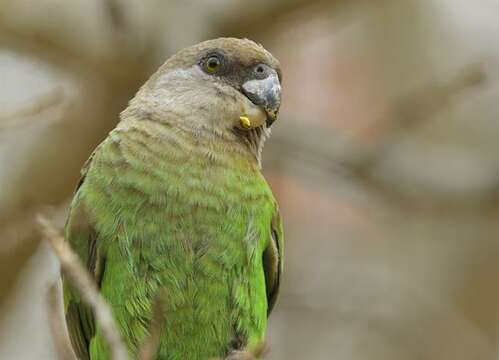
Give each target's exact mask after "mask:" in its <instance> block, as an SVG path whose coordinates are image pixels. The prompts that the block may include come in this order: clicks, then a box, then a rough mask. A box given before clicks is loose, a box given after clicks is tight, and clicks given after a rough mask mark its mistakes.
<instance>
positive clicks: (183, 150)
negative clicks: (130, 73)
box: [66, 122, 282, 359]
mask: <svg viewBox="0 0 499 360" xmlns="http://www.w3.org/2000/svg"><path fill="white" fill-rule="evenodd" d="M138 124H139V125H140V126H136V127H131V128H129V129H127V131H126V132H122V131H120V130H119V129H118V130H115V131H114V132H113V133H111V135H110V137H109V138H108V139H107V140H106V141H104V143H103V144H101V145H100V146H99V148H98V149H97V150H96V152H95V154H94V155H93V158H92V161H91V162H90V164H89V165H88V168H87V170H86V174H84V179H83V181H82V184H81V186H80V187H79V189H78V191H77V193H76V196H75V199H74V201H73V204H72V208H71V215H70V219H69V222H68V224H67V234H66V235H67V239H69V241H70V243H71V245H72V246H73V247H74V248H75V250H76V251H77V252H78V254H79V255H80V256H81V258H82V259H83V260H84V261H86V263H87V265H88V267H89V269H91V270H92V271H93V272H94V274H96V278H97V281H98V282H99V283H100V285H101V292H102V294H103V295H104V297H105V298H106V299H107V300H108V302H109V303H110V304H111V306H112V308H113V311H114V315H115V317H116V320H117V322H118V324H119V326H120V328H121V329H122V331H123V336H124V338H125V339H126V341H127V343H128V345H129V347H130V349H131V350H132V351H135V350H136V348H137V345H138V344H140V343H141V342H142V341H143V340H144V337H145V335H146V331H147V328H148V326H149V321H150V315H151V302H152V299H153V298H154V296H155V294H156V293H157V291H158V289H159V288H164V289H165V290H166V294H167V296H166V304H167V305H166V307H167V310H166V313H165V322H164V325H163V332H162V337H161V347H160V350H159V359H186V354H189V358H190V359H207V358H210V357H215V356H221V355H223V354H226V353H227V351H228V350H229V349H230V347H231V346H233V345H234V346H237V343H238V342H241V343H243V344H246V343H247V344H248V345H249V346H251V345H256V344H257V343H258V342H261V341H263V338H264V336H265V329H266V324H267V311H268V299H270V300H271V299H272V296H273V294H272V292H273V291H274V290H273V289H272V287H273V286H275V285H274V284H269V285H271V286H269V290H266V283H265V269H264V264H263V261H264V253H265V251H266V250H267V249H269V251H275V248H276V247H277V248H278V247H280V245H277V244H272V243H271V242H272V241H274V239H273V238H272V234H273V233H274V234H277V238H279V239H280V238H281V232H282V230H281V227H280V224H279V221H278V220H276V219H275V218H276V217H278V213H277V209H276V203H275V200H274V198H273V196H272V193H271V191H270V189H269V187H268V185H267V183H266V182H265V180H264V179H263V177H262V176H261V174H260V170H259V169H258V166H257V164H256V162H255V161H254V160H251V159H250V158H249V157H248V156H245V154H241V153H238V152H235V151H230V152H227V151H224V150H227V146H228V145H229V144H224V143H223V141H218V142H211V143H206V144H202V143H199V140H198V141H197V142H195V141H193V139H191V137H190V134H182V133H181V132H177V133H176V134H175V136H174V137H172V136H171V134H169V133H170V131H171V129H168V127H167V126H163V125H160V126H158V125H157V124H155V123H152V122H150V123H147V122H141V123H138ZM158 127H164V129H161V131H159V129H158ZM207 151H210V152H213V153H217V154H219V155H218V157H211V158H209V157H207V156H206V152H207ZM273 219H274V223H272V221H273ZM273 247H274V248H273ZM270 255H271V257H272V256H274V257H275V259H271V260H270V261H268V263H269V265H268V266H277V265H276V264H272V261H274V262H276V261H277V258H278V254H275V255H272V254H270ZM269 271H274V272H275V271H277V270H276V269H269ZM274 276H276V275H275V274H269V276H268V277H269V280H268V281H272V282H275V281H276V279H271V278H272V277H274ZM66 285H67V284H66ZM66 287H67V286H66ZM267 291H268V293H267ZM267 295H268V296H267ZM66 303H67V306H68V308H67V309H68V311H77V312H78V313H79V316H80V318H81V319H80V322H82V323H83V324H84V325H85V326H82V327H81V329H79V330H78V331H81V334H79V337H81V338H80V339H78V341H80V342H82V344H81V346H80V347H81V348H82V349H85V348H86V347H87V346H88V347H89V349H90V350H89V352H90V358H91V359H104V358H106V357H105V354H106V346H105V343H104V340H103V338H102V336H101V335H100V334H99V330H97V331H96V333H95V327H94V325H93V323H92V324H90V323H91V322H92V320H91V316H90V315H89V314H88V313H85V311H84V309H83V308H82V307H81V303H80V301H79V296H78V294H77V293H75V292H74V291H71V290H68V291H66ZM82 314H85V315H84V316H82ZM69 316H77V315H76V314H69ZM85 323H87V324H85Z"/></svg>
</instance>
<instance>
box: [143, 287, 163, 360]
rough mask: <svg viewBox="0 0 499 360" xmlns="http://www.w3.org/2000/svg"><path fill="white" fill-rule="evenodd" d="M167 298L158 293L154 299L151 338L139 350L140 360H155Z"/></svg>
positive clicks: (150, 327) (150, 328)
mask: <svg viewBox="0 0 499 360" xmlns="http://www.w3.org/2000/svg"><path fill="white" fill-rule="evenodd" d="M164 309H165V296H164V293H163V292H161V291H160V292H158V294H157V295H156V297H155V299H154V304H153V308H152V318H151V323H150V325H149V336H148V337H147V339H146V340H145V341H144V343H143V344H142V346H141V347H140V349H139V357H138V358H139V360H153V359H154V358H155V356H156V353H157V352H158V347H159V343H160V339H161V338H160V336H161V324H162V322H163V320H164Z"/></svg>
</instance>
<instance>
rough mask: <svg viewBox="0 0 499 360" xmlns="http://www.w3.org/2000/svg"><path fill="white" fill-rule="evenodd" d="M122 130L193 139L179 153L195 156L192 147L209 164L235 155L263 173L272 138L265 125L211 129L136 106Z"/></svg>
mask: <svg viewBox="0 0 499 360" xmlns="http://www.w3.org/2000/svg"><path fill="white" fill-rule="evenodd" d="M118 129H120V130H121V131H128V130H130V129H142V131H149V130H150V131H151V136H152V138H161V137H165V138H172V137H176V138H184V139H189V142H190V145H189V146H187V147H186V149H178V150H179V151H189V152H191V153H192V154H194V153H193V152H192V149H191V147H192V146H196V147H197V148H198V149H200V150H201V152H200V154H201V156H205V157H207V159H208V160H210V159H213V158H214V157H215V154H219V155H224V154H233V156H235V157H238V158H239V159H240V160H244V162H249V163H254V164H256V165H257V166H258V168H259V169H261V158H262V150H263V146H264V144H265V141H266V139H268V137H269V136H270V129H268V128H266V127H265V125H264V126H262V127H258V128H255V129H251V130H242V129H237V128H222V127H216V126H208V125H206V124H204V123H203V122H199V121H189V119H185V118H183V117H182V116H179V115H178V114H175V113H173V112H170V113H166V112H151V111H145V110H143V108H142V107H134V106H129V107H128V108H127V109H126V110H125V111H123V112H122V113H121V122H120V124H119V125H118ZM185 144H186V142H184V145H185ZM224 156H225V155H224Z"/></svg>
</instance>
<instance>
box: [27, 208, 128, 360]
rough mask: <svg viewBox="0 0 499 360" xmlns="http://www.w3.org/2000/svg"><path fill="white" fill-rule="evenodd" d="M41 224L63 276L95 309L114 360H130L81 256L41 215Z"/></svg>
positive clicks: (104, 302)
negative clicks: (67, 278) (79, 256)
mask: <svg viewBox="0 0 499 360" xmlns="http://www.w3.org/2000/svg"><path fill="white" fill-rule="evenodd" d="M37 221H38V224H39V225H40V227H41V230H42V232H43V234H44V236H45V237H46V239H47V240H48V242H49V244H50V245H51V246H52V249H53V250H54V252H55V254H56V255H57V257H58V259H59V262H60V263H61V270H62V272H63V273H64V274H65V275H66V276H68V277H69V279H70V280H71V282H72V284H73V286H75V288H77V289H78V290H79V292H80V294H81V296H82V299H83V301H84V302H85V303H86V304H87V305H88V306H90V308H91V309H92V312H93V314H94V315H95V318H96V321H97V323H98V325H99V327H100V328H101V329H102V334H103V336H104V338H105V339H106V341H107V344H108V346H109V351H110V355H111V359H112V360H128V352H127V350H126V348H125V346H124V344H123V341H122V339H121V335H120V332H119V330H118V327H117V326H116V323H115V321H114V319H113V315H112V312H111V308H110V307H109V305H108V304H107V303H106V301H105V300H104V298H103V297H102V296H101V295H100V294H99V290H98V289H97V286H96V284H95V283H94V281H93V280H92V278H91V277H90V275H89V273H88V272H87V271H86V270H85V268H84V267H83V265H82V264H81V262H80V260H79V258H78V256H77V255H76V254H75V253H74V252H73V251H72V250H71V248H70V247H69V245H68V244H67V243H66V242H65V241H64V238H63V237H62V236H61V234H60V233H59V231H58V230H57V229H56V228H55V227H54V225H52V223H51V222H50V221H49V220H47V219H46V218H45V217H43V216H41V215H39V216H38V217H37Z"/></svg>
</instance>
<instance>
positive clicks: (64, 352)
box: [47, 284, 77, 360]
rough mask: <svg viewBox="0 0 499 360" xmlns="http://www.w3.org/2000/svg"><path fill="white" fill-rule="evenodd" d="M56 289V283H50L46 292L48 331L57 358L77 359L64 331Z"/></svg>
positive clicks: (59, 300) (60, 304)
mask: <svg viewBox="0 0 499 360" xmlns="http://www.w3.org/2000/svg"><path fill="white" fill-rule="evenodd" d="M57 290H58V289H57V284H52V285H51V286H50V287H49V290H48V292H47V308H48V315H49V325H50V332H51V333H52V339H53V341H54V345H55V349H56V352H57V358H58V359H59V360H77V358H76V355H75V353H74V351H73V347H72V346H71V342H70V341H69V337H68V335H67V333H66V332H65V331H64V328H65V325H64V323H63V322H62V316H61V314H60V312H61V309H62V303H61V296H60V294H59V292H58V291H57Z"/></svg>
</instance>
